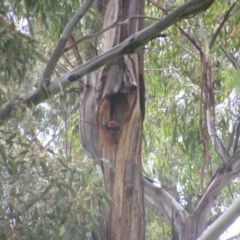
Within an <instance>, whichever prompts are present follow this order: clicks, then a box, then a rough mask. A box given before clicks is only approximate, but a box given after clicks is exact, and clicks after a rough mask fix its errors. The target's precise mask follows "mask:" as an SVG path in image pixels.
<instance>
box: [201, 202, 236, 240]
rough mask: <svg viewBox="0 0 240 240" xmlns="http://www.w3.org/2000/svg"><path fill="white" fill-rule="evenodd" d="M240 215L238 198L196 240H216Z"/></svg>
mask: <svg viewBox="0 0 240 240" xmlns="http://www.w3.org/2000/svg"><path fill="white" fill-rule="evenodd" d="M239 215H240V198H238V199H237V200H236V201H235V202H234V203H233V204H232V205H231V206H230V207H229V208H228V210H226V211H225V212H224V213H223V214H222V215H221V216H220V217H219V218H218V219H217V220H216V221H215V222H214V223H213V224H212V225H211V226H210V227H209V228H208V229H207V230H206V231H205V232H204V234H203V235H202V236H201V237H200V238H198V240H208V239H209V240H210V239H218V237H219V236H220V235H221V234H222V233H223V232H224V231H225V229H227V228H228V227H229V226H230V225H231V224H232V223H233V222H234V221H235V220H236V219H237V218H238V217H239Z"/></svg>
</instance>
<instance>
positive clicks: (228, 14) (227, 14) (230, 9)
mask: <svg viewBox="0 0 240 240" xmlns="http://www.w3.org/2000/svg"><path fill="white" fill-rule="evenodd" d="M237 3H238V1H236V2H234V3H233V4H232V6H231V7H230V8H229V9H228V11H227V12H226V13H225V14H224V17H223V20H222V22H221V23H220V25H219V27H218V28H217V30H216V32H215V33H214V35H213V37H212V40H211V42H210V44H209V49H211V48H212V47H213V44H214V42H215V41H216V39H217V36H218V35H219V33H220V32H221V30H222V28H223V26H224V24H225V22H227V20H228V18H229V16H230V13H231V12H232V10H233V8H234V7H235V6H236V4H237Z"/></svg>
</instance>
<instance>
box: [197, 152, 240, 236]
mask: <svg viewBox="0 0 240 240" xmlns="http://www.w3.org/2000/svg"><path fill="white" fill-rule="evenodd" d="M231 165H232V170H231V169H229V168H227V166H226V165H225V164H223V165H222V166H221V167H220V168H219V169H218V170H217V171H216V173H215V174H214V176H213V178H212V180H211V181H210V182H209V184H208V186H207V188H206V189H205V192H204V194H203V195H202V198H201V200H200V202H199V203H198V205H197V207H196V208H195V210H194V215H195V216H199V217H198V223H197V224H198V226H199V227H198V231H199V232H200V234H201V233H202V232H203V230H204V228H205V223H206V221H207V217H208V214H209V212H210V211H211V207H212V205H213V203H214V200H215V199H216V197H217V196H218V194H219V193H220V191H221V190H222V189H223V188H224V187H225V186H227V185H228V184H229V182H231V181H232V180H233V179H235V178H236V177H237V176H238V175H239V172H240V151H239V152H237V153H235V154H233V155H232V156H231ZM197 236H199V234H198V235H197Z"/></svg>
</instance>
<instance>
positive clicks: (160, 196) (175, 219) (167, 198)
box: [143, 177, 189, 239]
mask: <svg viewBox="0 0 240 240" xmlns="http://www.w3.org/2000/svg"><path fill="white" fill-rule="evenodd" d="M143 186H144V204H145V207H146V208H148V209H150V210H151V211H153V212H154V213H155V214H156V215H158V216H159V217H161V218H163V219H164V220H165V221H166V222H167V223H168V224H169V226H171V227H172V230H174V231H173V234H175V233H177V235H178V236H182V238H181V239H184V237H183V236H184V234H185V233H184V229H183V228H182V226H186V224H187V218H188V215H189V214H188V213H187V212H186V211H185V210H184V208H183V207H182V206H181V205H180V204H179V203H178V202H177V201H176V200H175V199H174V198H173V197H172V196H171V195H170V194H169V193H168V192H166V191H165V190H164V189H162V188H160V187H156V186H154V185H153V183H152V181H151V180H148V179H147V178H146V177H143Z"/></svg>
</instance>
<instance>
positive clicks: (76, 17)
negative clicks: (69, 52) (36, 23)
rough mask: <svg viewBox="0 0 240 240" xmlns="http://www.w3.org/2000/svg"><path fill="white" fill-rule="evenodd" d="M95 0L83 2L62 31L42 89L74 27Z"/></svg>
mask: <svg viewBox="0 0 240 240" xmlns="http://www.w3.org/2000/svg"><path fill="white" fill-rule="evenodd" d="M93 2H94V0H85V2H84V3H83V4H82V6H81V7H80V8H79V9H78V11H77V12H76V13H75V14H74V15H73V17H72V19H71V20H70V21H69V22H68V24H67V26H66V27H65V29H64V30H63V32H62V35H61V37H60V39H59V41H58V44H57V46H56V48H55V49H54V51H53V54H52V56H51V57H50V59H49V61H48V63H47V65H46V67H45V69H44V71H43V75H42V82H41V85H40V88H41V89H44V88H46V87H47V86H49V84H50V76H51V74H52V72H53V70H54V68H55V66H56V64H57V62H58V60H59V58H60V57H61V55H62V53H63V52H64V47H65V45H66V43H67V41H68V38H69V37H70V35H71V33H72V31H73V29H74V27H75V26H76V25H77V23H78V22H79V21H80V19H81V18H82V17H83V16H84V14H85V13H86V12H87V11H88V9H89V8H90V6H91V5H92V3H93Z"/></svg>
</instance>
